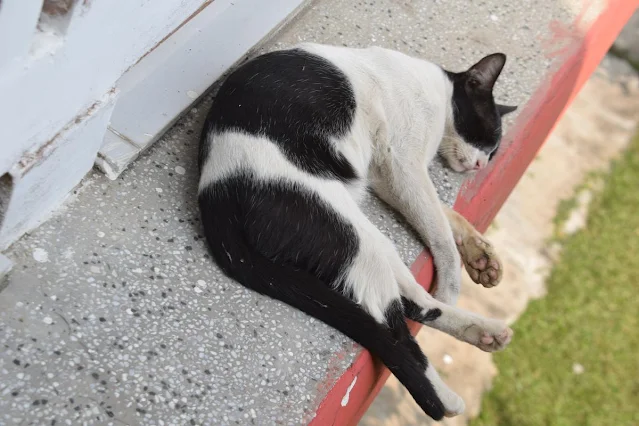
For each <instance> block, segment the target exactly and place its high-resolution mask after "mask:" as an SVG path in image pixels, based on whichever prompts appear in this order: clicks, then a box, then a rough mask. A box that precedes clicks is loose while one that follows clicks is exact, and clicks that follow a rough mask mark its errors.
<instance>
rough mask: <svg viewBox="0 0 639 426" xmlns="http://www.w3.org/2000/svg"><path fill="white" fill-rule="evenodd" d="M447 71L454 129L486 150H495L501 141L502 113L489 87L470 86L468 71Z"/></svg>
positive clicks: (489, 152) (467, 140)
mask: <svg viewBox="0 0 639 426" xmlns="http://www.w3.org/2000/svg"><path fill="white" fill-rule="evenodd" d="M446 74H447V75H448V78H449V79H450V81H451V82H452V83H453V100H452V102H453V115H454V119H455V130H457V133H459V135H460V136H461V137H463V138H464V140H465V141H466V142H468V143H469V144H471V145H473V146H474V147H476V148H478V149H480V150H482V151H483V152H485V153H486V154H492V153H494V152H496V151H497V148H498V147H499V143H500V142H501V116H500V115H499V112H498V111H497V106H496V104H495V100H494V98H493V94H492V91H491V90H488V89H486V90H484V89H481V88H480V89H476V90H471V89H470V88H469V84H468V83H469V81H468V80H469V79H471V78H473V77H472V76H471V75H469V74H468V73H452V72H446ZM490 158H492V155H491V156H490Z"/></svg>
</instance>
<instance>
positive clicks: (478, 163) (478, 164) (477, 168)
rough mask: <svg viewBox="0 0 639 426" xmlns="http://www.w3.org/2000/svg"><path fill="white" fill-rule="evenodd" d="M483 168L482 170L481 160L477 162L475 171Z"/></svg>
mask: <svg viewBox="0 0 639 426" xmlns="http://www.w3.org/2000/svg"><path fill="white" fill-rule="evenodd" d="M481 168H482V165H481V162H480V161H479V160H477V161H476V162H475V167H474V169H475V170H480V169H481Z"/></svg>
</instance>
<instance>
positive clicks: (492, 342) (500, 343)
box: [466, 320, 513, 352]
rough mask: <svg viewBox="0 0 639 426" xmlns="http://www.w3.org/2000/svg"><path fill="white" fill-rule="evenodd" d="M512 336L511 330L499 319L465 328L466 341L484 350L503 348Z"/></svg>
mask: <svg viewBox="0 0 639 426" xmlns="http://www.w3.org/2000/svg"><path fill="white" fill-rule="evenodd" d="M512 338H513V330H512V329H511V328H509V327H507V326H506V324H505V323H503V322H501V321H495V320H491V321H490V324H488V325H487V326H480V325H473V326H471V327H469V328H468V329H467V330H466V341H467V342H468V343H470V344H473V345H475V346H477V347H478V348H479V349H481V350H482V351H485V352H497V351H501V350H502V349H504V348H505V347H506V346H508V344H509V343H510V341H511V340H512Z"/></svg>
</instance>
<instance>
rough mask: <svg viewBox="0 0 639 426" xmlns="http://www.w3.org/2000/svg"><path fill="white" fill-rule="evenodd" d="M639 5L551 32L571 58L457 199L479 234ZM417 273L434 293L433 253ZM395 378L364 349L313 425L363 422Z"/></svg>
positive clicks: (630, 3)
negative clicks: (585, 24)
mask: <svg viewBox="0 0 639 426" xmlns="http://www.w3.org/2000/svg"><path fill="white" fill-rule="evenodd" d="M638 6H639V0H609V1H608V6H607V8H606V9H605V10H604V11H603V12H602V13H601V15H600V16H599V17H598V18H597V19H596V20H595V21H594V22H593V23H592V25H591V26H590V28H588V29H587V31H585V33H584V34H583V35H581V34H580V33H579V30H580V28H579V27H580V26H581V23H582V22H581V21H582V18H583V13H582V14H580V15H579V16H578V17H577V19H576V21H575V23H574V24H573V25H572V26H570V27H569V28H568V27H562V26H561V25H560V24H557V23H552V24H551V26H550V32H551V34H553V36H554V38H553V40H551V43H550V44H552V45H556V42H557V41H566V40H565V39H568V41H571V43H568V45H567V46H566V47H563V48H562V49H561V50H559V51H555V52H552V53H549V56H550V55H552V56H556V55H558V54H560V55H562V56H564V55H565V59H564V61H562V63H561V66H560V67H559V69H558V70H557V72H556V73H554V74H553V75H551V76H550V77H549V78H548V79H547V80H546V81H545V83H544V84H542V85H541V86H540V87H539V88H538V89H537V90H536V91H535V93H534V94H533V96H532V97H531V100H530V101H529V102H528V103H527V104H526V106H525V108H524V109H523V111H522V112H521V113H520V115H519V117H518V118H517V120H516V122H515V125H514V126H513V127H512V128H511V129H510V130H509V131H508V133H507V134H506V136H505V137H504V147H505V148H502V149H501V152H500V153H499V155H498V156H497V158H496V159H495V160H494V161H493V164H492V165H491V167H489V168H488V169H486V170H484V171H482V172H481V173H478V174H477V175H476V176H475V177H474V178H473V179H472V180H471V181H469V182H467V183H465V185H464V186H463V187H462V189H461V191H460V193H459V195H458V197H457V201H456V203H455V210H457V211H458V212H460V213H461V214H462V215H464V216H465V217H466V218H467V219H468V220H469V221H470V222H471V223H473V224H474V225H475V226H476V227H477V229H478V230H480V231H482V232H483V231H485V230H486V229H487V228H488V225H489V224H490V222H492V220H493V219H494V217H495V215H496V214H497V212H498V211H499V209H500V208H501V206H502V205H503V203H504V202H505V201H506V199H507V198H508V195H509V194H510V193H511V192H512V190H513V188H514V187H515V185H516V184H517V182H518V181H519V179H520V178H521V176H522V175H523V174H524V172H525V171H526V168H527V167H528V165H529V164H530V162H531V161H532V160H533V158H534V157H535V155H536V153H537V151H538V150H539V148H541V146H542V145H543V143H544V141H545V140H546V138H547V137H548V135H549V134H550V132H551V131H552V129H553V128H554V126H555V125H556V124H557V122H558V121H559V119H560V118H561V116H562V115H563V113H564V112H565V110H566V109H567V107H568V106H569V105H570V103H571V102H572V100H573V99H574V98H575V96H576V95H577V93H578V92H579V90H580V89H581V87H582V86H583V85H584V83H585V82H586V81H587V80H588V78H589V77H590V75H591V74H592V73H593V72H594V71H595V69H596V68H597V66H598V65H599V63H600V62H601V60H602V58H603V57H604V56H605V54H606V52H607V51H608V49H609V48H610V46H611V45H612V43H613V42H614V40H615V39H616V37H617V35H618V34H619V33H620V32H621V29H622V28H623V26H624V25H625V23H626V22H627V21H628V20H629V19H630V17H631V16H632V14H633V12H634V11H635V9H637V7H638ZM582 30H583V29H582ZM561 39H563V40H561ZM550 47H553V46H550ZM411 270H412V272H413V274H414V275H415V277H416V278H417V281H418V282H419V283H420V284H422V285H423V286H424V287H425V288H427V289H428V288H429V287H430V283H431V281H432V277H433V265H432V261H431V259H430V256H429V255H428V253H427V252H422V253H421V254H420V255H419V256H418V258H417V260H416V261H415V262H414V263H413V265H412V268H411ZM409 326H410V328H411V331H412V332H413V334H416V333H417V331H418V330H419V328H420V327H421V325H420V324H416V323H412V322H410V323H409ZM389 375H390V372H389V371H388V369H386V368H385V367H384V366H383V365H382V364H381V363H380V362H379V360H377V359H375V358H373V357H372V356H371V355H370V353H369V352H368V351H362V353H361V354H360V355H359V356H358V357H357V359H356V360H355V362H354V363H353V364H352V365H351V367H350V368H349V369H348V370H347V371H346V372H345V373H344V374H343V375H342V376H341V377H340V378H339V379H338V380H337V382H336V383H335V385H334V386H333V387H332V388H331V390H330V391H329V392H328V394H327V395H326V397H325V398H324V400H323V401H322V403H321V404H320V406H319V408H318V410H317V412H316V415H315V417H314V418H313V420H311V422H310V425H312V426H324V425H335V426H340V425H355V424H357V422H359V420H360V419H361V417H362V416H363V415H364V413H365V412H366V410H367V409H368V407H369V406H370V404H371V403H372V402H373V400H374V399H375V397H376V396H377V394H378V393H379V391H380V389H381V388H382V386H383V385H384V383H385V382H386V379H387V378H388V376H389ZM355 379H357V381H356V383H355V385H354V386H352V388H351V389H350V393H349V398H348V403H347V404H344V405H342V400H343V398H344V396H345V395H346V394H347V392H348V389H349V386H351V385H352V384H353V381H354V380H355Z"/></svg>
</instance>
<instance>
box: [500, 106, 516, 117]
mask: <svg viewBox="0 0 639 426" xmlns="http://www.w3.org/2000/svg"><path fill="white" fill-rule="evenodd" d="M495 105H496V106H497V112H498V113H499V115H500V116H501V117H503V116H504V115H506V114H510V113H511V112H513V111H516V110H517V107H516V106H510V105H501V104H495Z"/></svg>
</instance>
